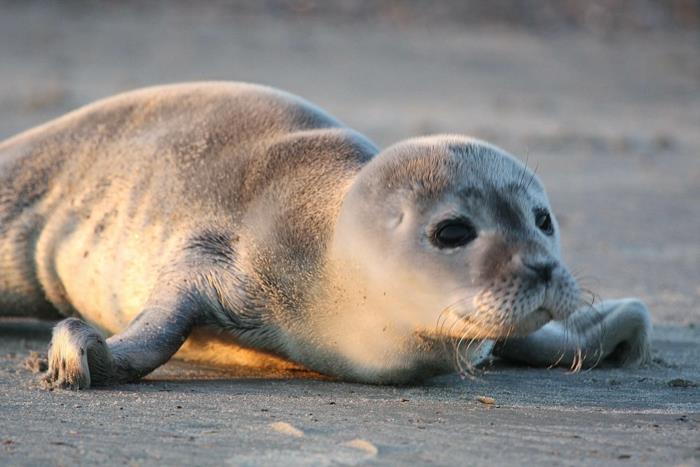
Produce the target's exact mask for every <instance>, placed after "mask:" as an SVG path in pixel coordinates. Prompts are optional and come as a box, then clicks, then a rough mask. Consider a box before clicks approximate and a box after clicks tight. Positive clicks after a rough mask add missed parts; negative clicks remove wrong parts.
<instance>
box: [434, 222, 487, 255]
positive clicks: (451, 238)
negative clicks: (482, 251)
mask: <svg viewBox="0 0 700 467" xmlns="http://www.w3.org/2000/svg"><path fill="white" fill-rule="evenodd" d="M476 237H477V233H476V228H475V227H474V225H473V224H472V223H471V222H469V220H467V219H464V218H456V219H445V220H443V221H440V222H438V224H437V225H436V226H435V228H434V229H433V231H432V234H431V235H430V241H431V242H432V244H433V245H435V246H436V247H438V248H440V249H442V248H458V247H461V246H464V245H466V244H468V243H470V242H471V241H473V240H474V239H475V238H476Z"/></svg>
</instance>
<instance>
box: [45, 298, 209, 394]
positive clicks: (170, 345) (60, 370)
mask: <svg viewBox="0 0 700 467" xmlns="http://www.w3.org/2000/svg"><path fill="white" fill-rule="evenodd" d="M167 290H170V288H168V289H166V291H161V292H159V293H158V297H157V298H155V299H151V300H149V303H148V304H147V305H146V307H145V309H144V311H142V312H141V313H140V314H139V315H138V316H137V317H136V318H135V319H134V320H133V321H132V322H131V323H130V324H129V326H128V327H127V329H126V330H125V331H124V332H122V333H120V334H116V335H114V336H112V337H110V338H108V339H105V338H104V337H103V336H102V334H101V333H100V332H99V331H98V330H97V329H95V328H93V327H92V326H90V325H89V324H87V323H85V322H83V321H81V320H79V319H76V318H69V319H66V320H64V321H61V322H60V323H58V325H56V327H55V328H54V331H53V337H52V339H51V345H50V347H49V358H48V359H49V369H48V371H47V372H46V375H45V376H44V377H43V384H44V386H45V387H47V388H48V389H53V388H64V389H65V388H68V389H86V388H89V387H91V386H106V385H112V384H119V383H125V382H129V381H135V380H138V379H140V378H142V377H144V376H145V375H147V374H148V373H150V372H151V371H153V370H155V369H156V368H157V367H159V366H160V365H162V364H164V363H165V362H167V361H168V360H169V359H170V357H171V356H172V355H173V354H174V353H175V352H177V350H178V349H179V348H180V346H181V345H182V343H183V342H185V339H187V336H188V335H189V334H190V332H191V330H192V328H193V327H194V326H195V325H196V324H197V323H198V322H199V321H200V318H201V316H202V312H201V307H200V306H199V304H198V302H197V301H196V300H195V299H194V297H193V296H192V295H191V294H188V293H186V292H181V293H179V294H177V295H174V296H173V297H172V298H169V297H168V295H167ZM164 292H165V294H164ZM163 295H165V299H163V298H161V297H163Z"/></svg>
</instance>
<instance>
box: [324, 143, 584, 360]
mask: <svg viewBox="0 0 700 467" xmlns="http://www.w3.org/2000/svg"><path fill="white" fill-rule="evenodd" d="M330 250H331V251H330V256H331V258H332V262H334V263H335V264H336V265H339V266H338V269H342V271H340V272H337V271H336V277H339V278H342V279H341V280H340V281H339V283H337V284H336V290H343V296H344V297H345V298H346V299H347V302H348V303H347V306H348V308H350V309H348V310H345V311H346V312H345V313H343V314H342V316H343V317H344V319H340V320H338V322H337V323H336V326H335V329H336V332H338V333H340V334H344V335H345V337H344V338H343V339H336V340H338V341H343V342H346V343H347V342H352V347H353V348H354V349H353V350H352V351H351V352H350V354H351V355H350V357H351V358H352V359H356V358H360V359H363V358H365V357H367V359H368V361H367V362H366V363H367V364H368V365H369V366H374V365H376V367H377V368H379V367H381V366H382V364H380V363H379V362H376V361H375V362H371V361H370V360H373V359H374V358H377V356H382V357H379V358H384V359H385V360H384V362H385V363H386V362H387V359H386V356H387V355H390V354H391V355H392V356H393V357H398V358H399V359H402V360H403V361H404V362H405V361H407V360H410V358H411V357H410V356H409V355H402V356H399V355H397V354H396V349H402V348H407V349H411V348H412V347H413V348H416V347H417V346H416V345H415V342H416V341H415V339H416V336H417V335H422V336H430V335H432V336H442V337H444V338H453V339H459V340H469V341H471V340H491V339H502V338H507V337H509V336H518V335H526V334H529V333H531V332H533V331H535V330H537V329H539V328H540V327H542V326H543V325H544V324H546V323H547V322H549V321H550V320H563V319H565V318H567V317H568V316H569V315H570V314H571V313H573V312H574V311H575V309H576V308H577V307H578V306H580V305H581V301H580V297H579V289H578V287H577V285H576V281H575V280H574V278H573V277H572V276H571V274H570V273H569V271H568V270H567V268H566V266H565V265H564V263H563V262H562V260H561V258H560V246H559V229H558V226H557V222H556V219H555V217H554V214H553V212H552V209H551V207H550V204H549V201H548V199H547V195H546V193H545V190H544V188H543V185H542V183H541V182H540V180H539V179H538V178H537V176H536V175H535V174H534V173H532V172H531V171H530V170H528V169H527V167H525V166H524V165H523V164H522V163H520V162H519V161H517V160H516V159H515V158H513V157H511V156H510V155H508V154H506V153H505V152H503V151H501V150H500V149H498V148H496V147H494V146H492V145H489V144H487V143H484V142H482V141H479V140H475V139H470V138H466V137H461V136H434V137H428V138H419V139H411V140H407V141H404V142H401V143H398V144H396V145H394V146H391V147H389V148H388V149H386V150H385V151H383V152H381V153H380V154H379V155H378V156H376V157H375V158H374V159H373V160H372V161H371V162H370V163H369V164H367V165H366V166H365V167H364V168H363V169H362V170H361V171H360V173H359V174H358V177H357V179H356V180H355V182H354V183H353V185H352V187H351V188H350V189H349V191H348V193H347V195H346V197H345V199H344V202H343V205H342V208H341V212H340V215H339V218H338V222H337V225H336V229H335V235H334V238H333V242H332V245H331V249H330ZM348 316H350V317H352V322H348V321H347V317H348ZM353 330H356V332H353ZM348 333H350V334H353V335H354V337H353V338H349V337H348ZM397 340H398V341H405V342H411V341H412V340H413V342H414V345H413V346H412V345H411V344H407V345H403V346H402V345H401V344H400V343H399V342H396V341H397ZM378 343H379V344H378ZM378 346H379V347H385V348H386V352H382V351H378V349H377V348H376V347H378ZM341 347H348V346H347V345H345V346H341ZM357 347H361V348H362V349H364V350H362V351H358V350H357ZM368 348H371V349H373V350H372V351H367V349H368ZM391 349H394V350H391ZM342 351H343V353H345V352H346V351H347V349H343V350H342ZM408 352H409V353H410V350H409V351H408ZM399 353H400V352H399ZM424 353H425V352H424ZM370 355H372V356H373V357H372V358H369V356H370ZM391 359H392V358H390V359H388V360H391Z"/></svg>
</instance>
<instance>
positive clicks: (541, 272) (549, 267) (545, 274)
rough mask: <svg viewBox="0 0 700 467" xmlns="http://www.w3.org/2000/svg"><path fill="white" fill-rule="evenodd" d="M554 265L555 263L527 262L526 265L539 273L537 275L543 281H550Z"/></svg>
mask: <svg viewBox="0 0 700 467" xmlns="http://www.w3.org/2000/svg"><path fill="white" fill-rule="evenodd" d="M554 266H555V264H554V263H534V264H527V263H526V264H525V267H526V268H528V269H529V270H530V271H532V272H534V273H535V274H537V277H539V278H540V280H541V281H542V282H549V281H550V280H552V271H553V270H554Z"/></svg>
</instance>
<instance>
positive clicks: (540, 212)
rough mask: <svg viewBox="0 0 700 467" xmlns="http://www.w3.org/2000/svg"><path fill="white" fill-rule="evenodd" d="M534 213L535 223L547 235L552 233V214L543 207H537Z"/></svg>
mask: <svg viewBox="0 0 700 467" xmlns="http://www.w3.org/2000/svg"><path fill="white" fill-rule="evenodd" d="M534 213H535V225H537V228H538V229H540V230H541V231H542V233H544V234H545V235H547V236H552V235H554V224H553V223H552V215H551V214H550V213H549V211H548V210H547V209H545V208H537V209H535V211H534Z"/></svg>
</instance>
